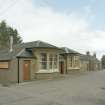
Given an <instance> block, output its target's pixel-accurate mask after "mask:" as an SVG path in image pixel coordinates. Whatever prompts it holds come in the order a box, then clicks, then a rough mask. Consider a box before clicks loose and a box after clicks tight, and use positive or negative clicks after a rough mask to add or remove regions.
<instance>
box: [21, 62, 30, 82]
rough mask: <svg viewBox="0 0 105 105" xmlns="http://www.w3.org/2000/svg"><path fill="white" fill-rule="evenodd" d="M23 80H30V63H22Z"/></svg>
mask: <svg viewBox="0 0 105 105" xmlns="http://www.w3.org/2000/svg"><path fill="white" fill-rule="evenodd" d="M23 79H24V81H27V80H30V61H28V60H26V61H24V69H23Z"/></svg>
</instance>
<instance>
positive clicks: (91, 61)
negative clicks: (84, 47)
mask: <svg viewBox="0 0 105 105" xmlns="http://www.w3.org/2000/svg"><path fill="white" fill-rule="evenodd" d="M80 61H81V63H80V65H81V70H82V71H95V70H101V61H100V60H98V59H97V57H96V54H95V53H94V54H93V55H90V52H86V54H80Z"/></svg>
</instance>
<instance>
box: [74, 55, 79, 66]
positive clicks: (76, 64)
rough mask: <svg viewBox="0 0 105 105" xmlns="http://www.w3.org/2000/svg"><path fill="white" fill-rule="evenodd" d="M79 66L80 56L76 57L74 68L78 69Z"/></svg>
mask: <svg viewBox="0 0 105 105" xmlns="http://www.w3.org/2000/svg"><path fill="white" fill-rule="evenodd" d="M78 65H79V59H78V56H74V67H78Z"/></svg>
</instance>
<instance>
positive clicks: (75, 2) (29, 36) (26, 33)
mask: <svg viewBox="0 0 105 105" xmlns="http://www.w3.org/2000/svg"><path fill="white" fill-rule="evenodd" d="M1 20H6V22H7V23H8V24H9V25H11V26H12V27H14V28H16V29H18V31H19V34H20V35H21V37H22V38H23V41H24V42H29V41H35V40H42V41H46V42H49V43H51V44H54V45H57V46H59V47H62V46H66V47H69V48H71V49H74V50H77V51H79V52H81V53H85V52H86V51H91V53H93V52H96V53H97V56H98V57H99V58H100V57H101V56H102V54H105V0H0V21H1Z"/></svg>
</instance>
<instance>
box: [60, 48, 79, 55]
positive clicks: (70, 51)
mask: <svg viewBox="0 0 105 105" xmlns="http://www.w3.org/2000/svg"><path fill="white" fill-rule="evenodd" d="M61 49H62V50H63V51H64V52H63V53H64V54H79V53H78V52H76V51H74V50H72V49H69V48H67V47H62V48H61Z"/></svg>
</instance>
